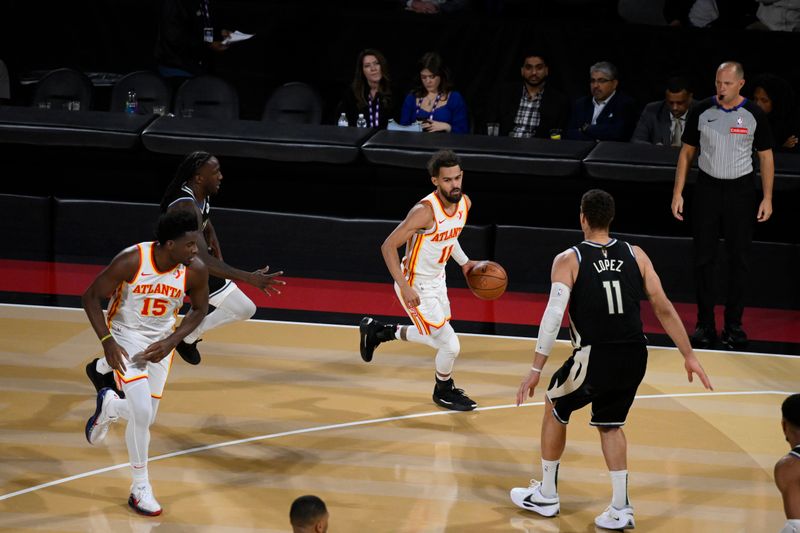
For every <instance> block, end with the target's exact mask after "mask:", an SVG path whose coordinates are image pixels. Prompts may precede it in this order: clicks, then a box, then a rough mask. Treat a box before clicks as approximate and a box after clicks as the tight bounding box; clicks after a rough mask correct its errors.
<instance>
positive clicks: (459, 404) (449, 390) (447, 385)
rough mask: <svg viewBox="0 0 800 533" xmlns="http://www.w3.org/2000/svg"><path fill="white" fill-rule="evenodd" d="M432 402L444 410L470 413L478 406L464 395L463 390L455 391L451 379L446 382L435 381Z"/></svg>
mask: <svg viewBox="0 0 800 533" xmlns="http://www.w3.org/2000/svg"><path fill="white" fill-rule="evenodd" d="M433 402H434V403H435V404H436V405H440V406H442V407H444V408H446V409H452V410H453V411H472V410H473V409H475V408H476V407H477V406H478V404H477V403H475V402H474V401H472V400H471V399H470V397H469V396H467V395H466V394H464V390H463V389H457V388H456V387H455V385H454V384H453V378H450V379H448V380H447V381H439V380H438V379H437V380H436V386H435V387H434V388H433Z"/></svg>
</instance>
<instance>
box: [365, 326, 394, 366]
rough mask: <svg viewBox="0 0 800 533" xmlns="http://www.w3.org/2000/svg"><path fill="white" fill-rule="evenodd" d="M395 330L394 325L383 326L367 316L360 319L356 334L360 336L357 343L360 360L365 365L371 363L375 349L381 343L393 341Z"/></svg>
mask: <svg viewBox="0 0 800 533" xmlns="http://www.w3.org/2000/svg"><path fill="white" fill-rule="evenodd" d="M396 329H397V326H395V325H394V324H383V323H381V322H378V321H377V320H375V319H374V318H372V317H368V316H365V317H364V318H362V319H361V324H359V326H358V332H359V334H360V335H361V340H360V342H359V348H360V350H361V359H363V360H364V361H366V362H367V363H369V362H370V361H372V354H373V353H374V352H375V348H377V347H378V345H379V344H380V343H382V342H389V341H393V340H394V332H395V330H396Z"/></svg>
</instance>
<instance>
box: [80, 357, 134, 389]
mask: <svg viewBox="0 0 800 533" xmlns="http://www.w3.org/2000/svg"><path fill="white" fill-rule="evenodd" d="M97 361H98V358H95V359H92V361H91V362H90V363H89V364H87V365H86V377H88V378H89V381H91V382H92V385H94V390H96V391H97V392H100V391H101V390H102V389H105V388H109V389H111V390H113V391H114V392H116V393H117V396H119V397H120V398H124V397H125V393H124V392H122V391H121V390H119V389H118V388H117V382H116V381H114V371H113V370H112V371H111V372H109V373H108V374H101V373H100V372H98V371H97Z"/></svg>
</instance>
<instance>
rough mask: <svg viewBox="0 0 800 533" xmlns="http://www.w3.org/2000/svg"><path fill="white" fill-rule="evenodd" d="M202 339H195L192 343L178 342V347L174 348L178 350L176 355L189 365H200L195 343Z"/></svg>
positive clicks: (198, 352)
mask: <svg viewBox="0 0 800 533" xmlns="http://www.w3.org/2000/svg"><path fill="white" fill-rule="evenodd" d="M201 340H203V339H197V340H196V341H194V342H192V343H188V342H183V341H181V342H179V343H178V346H176V347H175V349H176V350H178V355H180V356H181V358H182V359H183V360H184V361H186V362H187V363H189V364H190V365H199V364H200V351H199V350H198V349H197V343H198V342H200V341H201Z"/></svg>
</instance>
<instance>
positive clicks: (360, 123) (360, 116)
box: [356, 113, 367, 128]
mask: <svg viewBox="0 0 800 533" xmlns="http://www.w3.org/2000/svg"><path fill="white" fill-rule="evenodd" d="M356 126H358V127H359V128H366V127H367V119H365V118H364V113H359V114H358V120H356Z"/></svg>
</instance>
